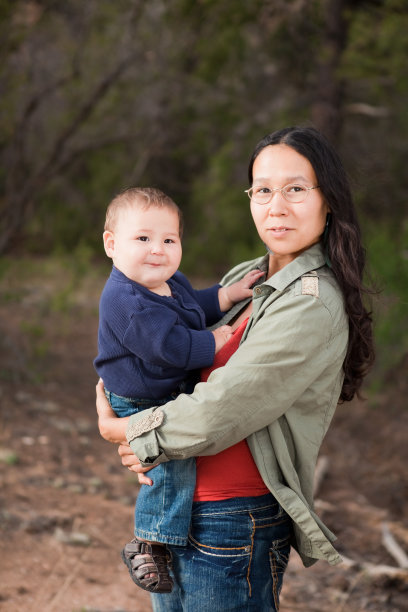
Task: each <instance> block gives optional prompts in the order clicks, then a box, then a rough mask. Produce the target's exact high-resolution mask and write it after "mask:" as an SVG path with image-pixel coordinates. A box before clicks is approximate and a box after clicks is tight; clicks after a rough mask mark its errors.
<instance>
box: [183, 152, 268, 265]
mask: <svg viewBox="0 0 408 612" xmlns="http://www.w3.org/2000/svg"><path fill="white" fill-rule="evenodd" d="M233 157H234V154H233V146H232V144H231V143H227V144H226V145H224V147H223V148H221V149H220V150H219V151H218V152H217V154H216V155H214V156H213V158H212V160H211V162H210V164H209V167H208V169H207V173H206V174H205V175H202V176H200V177H198V178H197V179H196V181H195V182H194V185H193V189H192V194H191V202H190V210H191V211H192V221H191V225H192V228H191V227H190V232H191V236H188V235H187V237H186V247H185V250H184V258H183V269H185V270H186V271H188V272H190V273H191V274H196V275H199V276H208V275H211V274H214V272H216V273H217V274H218V275H220V274H222V273H223V272H226V271H227V269H228V268H229V267H231V266H232V265H234V264H236V263H239V262H240V261H242V260H245V259H250V258H252V257H255V256H256V255H259V254H260V253H262V252H265V249H262V245H260V241H259V237H258V236H257V234H256V231H255V228H254V226H253V223H252V219H251V215H250V211H249V200H248V197H247V195H246V194H245V193H244V188H243V185H242V183H239V182H237V180H236V179H235V177H234V175H233V163H232V159H233ZM242 170H244V169H242ZM249 228H251V230H252V231H248V230H249ZM210 245H211V246H210Z"/></svg>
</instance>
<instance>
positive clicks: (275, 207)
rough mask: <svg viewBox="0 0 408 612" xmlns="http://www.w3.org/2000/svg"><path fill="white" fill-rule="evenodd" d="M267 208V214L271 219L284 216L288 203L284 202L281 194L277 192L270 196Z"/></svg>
mask: <svg viewBox="0 0 408 612" xmlns="http://www.w3.org/2000/svg"><path fill="white" fill-rule="evenodd" d="M267 206H268V214H269V215H270V216H271V217H274V216H276V215H286V214H287V212H288V203H287V202H286V200H285V198H284V197H283V195H282V194H281V192H280V191H278V190H277V191H275V192H274V193H273V194H272V198H271V200H270V202H269V203H268V205H267Z"/></svg>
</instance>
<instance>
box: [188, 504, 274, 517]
mask: <svg viewBox="0 0 408 612" xmlns="http://www.w3.org/2000/svg"><path fill="white" fill-rule="evenodd" d="M275 505H276V504H269V505H267V506H261V507H260V508H241V509H240V510H231V511H229V512H228V511H222V510H221V511H219V512H199V513H198V512H195V513H194V516H217V515H218V514H245V512H258V511H259V510H266V509H267V508H272V507H273V506H275Z"/></svg>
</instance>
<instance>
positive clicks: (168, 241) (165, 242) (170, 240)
mask: <svg viewBox="0 0 408 612" xmlns="http://www.w3.org/2000/svg"><path fill="white" fill-rule="evenodd" d="M174 242H175V241H174V240H173V238H166V239H165V241H164V244H174Z"/></svg>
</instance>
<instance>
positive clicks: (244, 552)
mask: <svg viewBox="0 0 408 612" xmlns="http://www.w3.org/2000/svg"><path fill="white" fill-rule="evenodd" d="M188 540H189V543H190V545H191V546H192V547H193V548H195V549H196V550H198V551H199V552H201V553H202V554H203V555H209V556H211V557H220V558H226V559H227V558H231V557H235V558H236V557H248V558H249V555H250V553H251V545H250V544H247V545H243V546H229V545H228V544H230V543H228V542H226V543H225V544H224V545H223V546H217V545H215V544H203V543H202V542H199V541H198V540H196V539H195V538H194V537H193V536H192V535H191V533H190V535H189V537H188Z"/></svg>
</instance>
